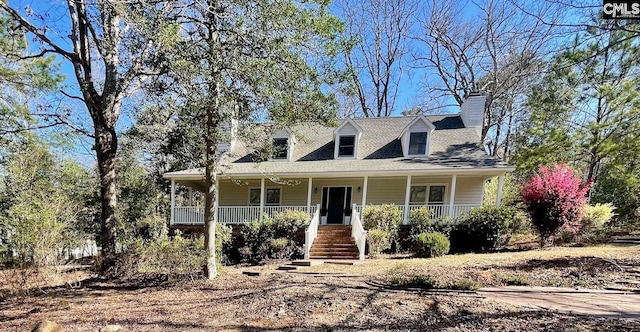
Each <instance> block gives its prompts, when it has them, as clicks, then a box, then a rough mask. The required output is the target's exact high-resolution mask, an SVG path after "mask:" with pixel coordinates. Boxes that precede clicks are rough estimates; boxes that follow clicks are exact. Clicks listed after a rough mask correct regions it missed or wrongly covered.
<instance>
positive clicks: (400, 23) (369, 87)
mask: <svg viewBox="0 0 640 332" xmlns="http://www.w3.org/2000/svg"><path fill="white" fill-rule="evenodd" d="M337 7H338V8H339V12H340V13H341V16H342V17H343V19H344V21H345V26H346V28H345V31H344V33H343V37H342V43H343V47H344V49H343V52H344V53H343V57H344V65H345V66H346V70H347V74H348V76H349V78H350V82H351V84H352V87H353V90H354V91H353V94H354V95H355V98H356V99H357V101H358V105H359V107H358V110H357V112H356V111H355V110H354V113H357V114H361V115H364V116H367V117H371V116H377V117H380V116H389V115H391V113H392V112H393V111H394V110H395V108H396V99H397V97H398V92H399V89H400V84H401V79H402V76H403V75H404V71H405V67H406V65H407V64H406V63H405V57H406V55H407V54H408V53H409V45H408V35H409V31H410V29H411V26H412V24H413V22H414V17H413V15H414V14H415V12H416V10H417V8H418V3H417V2H416V1H413V0H409V1H407V0H364V1H353V0H340V1H338V2H337ZM348 115H349V114H348Z"/></svg>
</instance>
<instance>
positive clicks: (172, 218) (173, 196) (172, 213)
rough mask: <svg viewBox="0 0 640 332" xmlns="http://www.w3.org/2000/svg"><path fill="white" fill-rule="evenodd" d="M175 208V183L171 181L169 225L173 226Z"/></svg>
mask: <svg viewBox="0 0 640 332" xmlns="http://www.w3.org/2000/svg"><path fill="white" fill-rule="evenodd" d="M175 208H176V181H175V180H174V179H171V220H170V221H169V225H173V223H174V222H175V220H174V216H173V215H174V214H175Z"/></svg>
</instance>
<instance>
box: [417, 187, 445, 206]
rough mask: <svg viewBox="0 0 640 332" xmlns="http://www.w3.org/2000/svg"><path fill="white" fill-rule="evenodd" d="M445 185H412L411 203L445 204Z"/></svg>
mask: <svg viewBox="0 0 640 332" xmlns="http://www.w3.org/2000/svg"><path fill="white" fill-rule="evenodd" d="M444 196H445V186H443V185H434V186H426V185H423V186H411V191H410V194H409V204H411V205H423V204H427V205H443V204H444V198H445V197H444Z"/></svg>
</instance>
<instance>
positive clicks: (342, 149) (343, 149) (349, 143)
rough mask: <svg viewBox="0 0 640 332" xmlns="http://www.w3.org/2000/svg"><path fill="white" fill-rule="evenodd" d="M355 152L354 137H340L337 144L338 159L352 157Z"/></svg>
mask: <svg viewBox="0 0 640 332" xmlns="http://www.w3.org/2000/svg"><path fill="white" fill-rule="evenodd" d="M355 150H356V136H355V135H345V136H340V142H339V144H338V157H353V156H354V153H355Z"/></svg>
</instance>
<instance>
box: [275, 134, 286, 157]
mask: <svg viewBox="0 0 640 332" xmlns="http://www.w3.org/2000/svg"><path fill="white" fill-rule="evenodd" d="M288 148H289V139H287V138H274V139H273V159H287V155H288V151H287V150H288Z"/></svg>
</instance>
